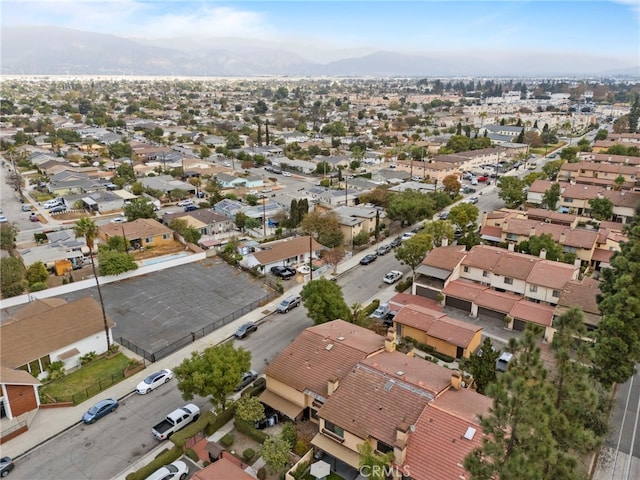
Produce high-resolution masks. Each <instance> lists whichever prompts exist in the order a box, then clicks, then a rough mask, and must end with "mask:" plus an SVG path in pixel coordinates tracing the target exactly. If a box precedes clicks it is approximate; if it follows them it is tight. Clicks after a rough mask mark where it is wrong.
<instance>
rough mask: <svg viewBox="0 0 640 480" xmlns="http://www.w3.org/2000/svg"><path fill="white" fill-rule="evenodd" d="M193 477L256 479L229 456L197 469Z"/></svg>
mask: <svg viewBox="0 0 640 480" xmlns="http://www.w3.org/2000/svg"><path fill="white" fill-rule="evenodd" d="M191 478H192V479H193V480H220V479H224V480H255V478H254V477H252V476H251V475H249V474H248V473H247V472H245V471H244V470H242V468H240V467H239V466H237V465H236V464H234V463H233V462H232V461H230V460H229V459H227V458H221V459H220V460H218V461H216V462H213V463H212V464H210V465H208V466H206V467H205V468H203V469H202V470H198V471H196V472H195V473H194V474H193V476H192V477H191Z"/></svg>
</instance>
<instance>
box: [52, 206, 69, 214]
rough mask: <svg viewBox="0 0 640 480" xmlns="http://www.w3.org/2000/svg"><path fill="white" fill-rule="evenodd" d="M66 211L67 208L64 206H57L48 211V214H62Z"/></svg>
mask: <svg viewBox="0 0 640 480" xmlns="http://www.w3.org/2000/svg"><path fill="white" fill-rule="evenodd" d="M66 211H67V207H66V206H64V205H58V206H56V207H52V208H50V209H49V213H62V212H66Z"/></svg>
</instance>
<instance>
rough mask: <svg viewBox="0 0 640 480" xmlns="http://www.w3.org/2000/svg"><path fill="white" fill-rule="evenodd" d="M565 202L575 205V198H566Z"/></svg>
mask: <svg viewBox="0 0 640 480" xmlns="http://www.w3.org/2000/svg"><path fill="white" fill-rule="evenodd" d="M564 201H565V202H566V203H573V198H569V197H564Z"/></svg>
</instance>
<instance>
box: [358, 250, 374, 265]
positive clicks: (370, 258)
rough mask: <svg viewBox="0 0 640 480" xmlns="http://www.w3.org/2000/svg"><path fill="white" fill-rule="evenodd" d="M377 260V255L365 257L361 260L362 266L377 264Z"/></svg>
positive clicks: (371, 254)
mask: <svg viewBox="0 0 640 480" xmlns="http://www.w3.org/2000/svg"><path fill="white" fill-rule="evenodd" d="M376 258H378V256H377V255H376V254H375V253H370V254H369V255H365V256H364V257H362V258H361V259H360V265H369V264H370V263H373V262H375V260H376Z"/></svg>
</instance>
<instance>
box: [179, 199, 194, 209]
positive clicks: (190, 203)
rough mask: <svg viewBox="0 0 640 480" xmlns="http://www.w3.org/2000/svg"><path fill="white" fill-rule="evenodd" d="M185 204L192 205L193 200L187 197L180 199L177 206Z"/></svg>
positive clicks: (184, 205)
mask: <svg viewBox="0 0 640 480" xmlns="http://www.w3.org/2000/svg"><path fill="white" fill-rule="evenodd" d="M187 205H193V200H191V199H189V198H187V199H186V200H180V201H179V202H178V206H179V207H186V206H187Z"/></svg>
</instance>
